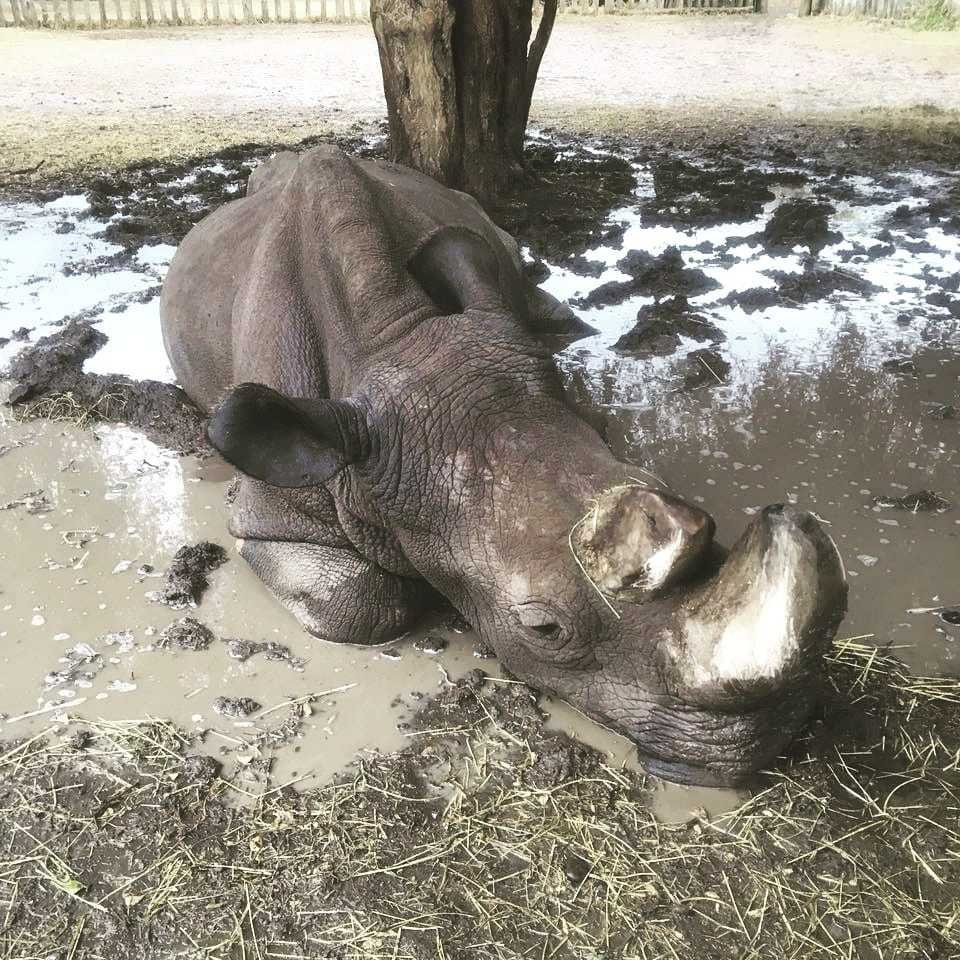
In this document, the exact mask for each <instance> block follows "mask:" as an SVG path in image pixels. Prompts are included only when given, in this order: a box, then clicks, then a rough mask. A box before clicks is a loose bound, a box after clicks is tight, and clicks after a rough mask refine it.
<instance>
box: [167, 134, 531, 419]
mask: <svg viewBox="0 0 960 960" xmlns="http://www.w3.org/2000/svg"><path fill="white" fill-rule="evenodd" d="M341 190H343V191H347V190H353V191H354V192H356V191H361V192H363V193H364V194H366V195H368V196H369V198H370V199H371V201H372V203H371V204H370V209H372V210H375V211H376V214H375V219H376V222H375V224H374V227H375V229H376V231H377V232H378V233H380V234H381V235H382V237H385V238H387V241H388V242H387V243H385V244H384V248H385V249H389V251H390V252H389V259H390V260H391V261H392V262H390V263H389V264H379V265H377V266H376V270H378V271H382V270H384V269H386V270H387V271H388V272H389V271H392V272H394V273H396V274H407V268H408V264H409V263H410V262H411V260H412V259H413V258H414V256H415V255H416V253H417V252H418V251H419V250H420V249H422V248H423V247H424V245H425V244H426V243H427V242H428V241H429V240H430V239H431V238H432V237H435V236H436V235H437V234H438V233H439V232H440V231H443V230H444V229H446V228H451V227H453V228H458V229H466V230H468V231H470V232H472V233H474V234H476V235H478V236H480V237H482V238H483V240H484V241H485V242H486V243H487V244H488V245H489V247H490V249H491V251H492V252H493V254H494V256H495V258H496V261H497V263H498V266H499V276H500V285H501V287H502V288H503V289H504V290H508V289H509V290H510V291H511V299H512V298H513V296H515V285H516V284H518V283H519V279H520V272H519V253H518V250H517V247H516V244H515V243H514V242H513V241H512V239H511V238H510V237H509V236H508V235H507V234H505V233H503V232H502V231H500V230H499V229H498V228H497V227H496V226H495V225H494V224H493V222H492V221H491V220H490V219H489V218H488V217H487V215H486V214H485V213H484V211H483V209H482V208H481V207H480V205H479V204H478V203H477V202H476V201H475V200H474V199H473V198H472V197H470V196H468V195H466V194H463V193H460V192H458V191H455V190H451V189H449V188H447V187H444V186H441V185H440V184H438V183H437V182H436V181H434V180H432V179H431V178H429V177H427V176H425V175H423V174H420V173H417V172H416V171H413V170H410V169H408V168H406V167H403V166H399V165H397V164H393V163H388V162H384V161H369V160H357V159H354V158H350V157H347V156H346V155H345V154H343V153H342V152H341V151H340V150H338V149H336V148H334V147H329V146H322V147H317V148H313V149H311V150H308V151H306V152H304V153H302V154H299V155H295V154H291V153H281V154H278V155H277V157H275V158H274V159H273V160H272V161H270V162H269V163H268V164H265V165H264V167H262V168H259V169H258V171H256V173H255V174H254V175H253V176H252V177H251V183H250V184H249V186H248V193H247V196H246V197H244V198H243V199H241V200H237V201H233V202H231V203H228V204H226V205H225V206H223V207H221V208H220V209H219V210H217V211H216V212H214V213H213V214H211V215H210V216H209V217H207V218H206V219H205V220H204V221H202V222H201V223H200V224H198V225H197V226H196V227H194V228H193V230H191V231H190V233H189V234H188V235H187V237H186V238H185V239H184V241H183V243H182V244H181V246H180V249H179V250H178V252H177V254H176V256H175V257H174V260H173V263H172V264H171V267H170V271H169V274H168V276H167V279H166V281H165V283H164V291H163V297H162V300H161V316H162V321H163V330H164V341H165V343H166V346H167V352H168V354H169V355H170V359H171V362H172V364H173V367H174V371H175V372H176V374H177V377H178V380H179V381H180V383H181V385H182V386H183V388H184V389H185V390H186V392H187V394H188V395H189V396H190V397H191V398H192V399H193V400H194V401H195V402H197V403H198V404H200V405H201V406H202V407H204V408H205V409H210V408H211V407H212V406H213V405H215V404H216V402H217V401H218V400H219V398H220V397H221V396H222V394H223V393H224V391H225V390H226V389H227V388H229V387H230V386H231V385H233V384H236V383H240V382H244V381H255V382H258V383H263V384H266V385H268V386H271V387H273V388H275V389H277V390H281V391H282V392H284V393H286V394H288V395H291V396H298V397H315V398H316V397H325V396H341V395H344V394H346V393H349V392H351V391H353V390H355V389H357V387H358V386H359V385H360V384H362V380H363V375H364V370H365V369H366V368H367V366H368V364H369V363H370V361H371V360H373V359H374V358H375V355H376V353H377V350H378V345H379V340H378V338H379V336H380V334H381V333H382V332H383V331H381V330H379V329H378V328H377V321H376V319H375V318H373V317H372V316H371V315H370V314H369V313H368V312H366V311H365V310H364V309H363V304H357V303H353V302H350V298H349V295H346V294H345V287H347V286H348V284H347V283H345V282H344V277H345V276H346V275H348V274H349V273H350V272H351V271H354V270H356V271H360V270H367V269H370V265H369V264H365V263H363V262H355V263H347V264H343V263H342V262H338V260H337V257H336V256H335V247H336V238H335V236H334V235H333V231H332V230H330V227H329V224H328V223H327V222H326V221H325V216H324V214H323V213H322V212H320V211H322V210H323V209H325V208H326V209H328V208H329V203H328V198H326V199H325V198H321V197H320V193H321V191H333V192H334V194H335V195H336V193H337V192H338V191H341ZM318 201H322V202H318ZM477 335H478V336H482V335H483V331H477ZM396 347H397V345H396V343H395V342H394V343H392V344H391V349H392V350H395V349H396Z"/></svg>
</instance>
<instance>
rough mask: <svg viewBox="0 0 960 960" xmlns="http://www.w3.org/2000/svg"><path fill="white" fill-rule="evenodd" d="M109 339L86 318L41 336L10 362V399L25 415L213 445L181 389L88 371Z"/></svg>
mask: <svg viewBox="0 0 960 960" xmlns="http://www.w3.org/2000/svg"><path fill="white" fill-rule="evenodd" d="M106 341H107V338H106V336H105V335H104V334H103V333H102V332H101V331H99V330H98V329H97V328H96V327H94V326H92V325H91V324H90V323H88V322H87V321H84V320H79V319H78V320H73V321H72V322H70V323H69V324H68V325H67V326H66V327H64V329H63V330H62V331H61V332H59V333H55V334H51V335H50V336H46V337H42V338H41V339H40V340H38V341H37V342H36V343H34V344H32V345H30V346H28V347H27V348H26V349H24V350H22V351H21V352H20V353H19V354H17V356H16V357H14V359H13V360H12V361H11V364H10V368H9V371H8V374H7V376H8V377H9V378H10V379H11V380H12V381H13V384H14V386H13V389H12V390H11V392H10V395H9V397H8V400H7V402H8V403H9V404H10V405H12V406H13V407H14V408H15V409H16V410H17V412H18V413H19V414H20V415H21V416H23V417H27V418H29V417H38V418H41V419H53V420H72V421H74V422H78V423H88V422H91V421H92V422H98V421H103V422H108V423H120V422H122V423H127V424H130V425H131V426H133V427H137V428H138V429H140V430H142V431H143V432H144V433H145V434H146V435H147V437H149V438H150V439H151V440H153V441H154V442H156V443H158V444H160V445H162V446H165V447H169V448H171V449H173V450H176V451H178V452H180V453H199V452H206V451H208V450H209V447H208V446H207V443H206V440H205V438H204V436H203V422H204V418H203V414H202V413H201V412H200V410H199V409H198V408H197V407H195V406H194V404H193V403H192V402H191V400H190V398H189V397H188V396H187V395H186V394H185V393H184V392H183V391H182V390H181V389H180V388H179V387H175V386H173V385H172V384H169V383H159V382H157V381H156V380H136V381H135V380H130V379H129V378H128V377H124V376H120V375H117V374H110V375H104V374H97V373H84V372H83V363H84V361H85V360H88V359H89V358H90V357H92V356H93V355H94V354H95V353H96V352H97V350H99V349H100V348H101V347H102V346H103V345H104V344H105V343H106Z"/></svg>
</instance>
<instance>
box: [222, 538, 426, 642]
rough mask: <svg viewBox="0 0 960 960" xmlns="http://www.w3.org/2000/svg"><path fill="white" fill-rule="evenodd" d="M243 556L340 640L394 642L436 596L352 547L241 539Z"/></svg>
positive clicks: (302, 616) (321, 633)
mask: <svg viewBox="0 0 960 960" xmlns="http://www.w3.org/2000/svg"><path fill="white" fill-rule="evenodd" d="M239 545H240V555H241V556H242V557H243V558H244V560H246V561H247V563H249V564H250V566H251V567H252V568H253V570H254V572H255V573H256V574H257V576H259V577H260V579H261V580H263V581H264V583H265V584H266V585H267V586H268V587H269V588H270V590H271V591H272V592H273V593H274V594H275V595H276V597H277V598H278V599H279V600H280V601H281V603H283V604H284V606H286V607H287V608H288V609H289V610H290V611H291V612H292V613H293V615H294V616H295V617H296V618H297V619H298V620H299V621H300V623H302V624H303V626H304V628H305V629H306V630H307V631H308V632H309V633H312V634H313V635H314V636H315V637H319V638H320V639H322V640H331V641H333V642H335V643H357V644H364V645H368V644H378V643H386V642H388V641H389V640H395V639H396V638H397V637H399V636H400V635H401V634H403V633H406V632H407V631H408V630H410V629H411V628H412V627H413V626H415V625H416V622H417V621H418V620H419V619H420V617H421V616H422V614H423V613H424V611H425V609H426V608H427V606H428V605H429V603H430V600H431V596H432V595H431V591H430V589H429V587H428V586H427V585H426V583H425V582H424V581H422V580H418V579H415V578H413V577H401V576H397V575H396V574H392V573H388V572H387V571H385V570H383V569H382V568H381V567H378V566H377V565H376V564H375V563H371V562H370V561H369V560H367V559H366V558H364V557H362V556H361V555H360V554H359V553H357V552H356V551H355V550H351V549H350V548H348V547H324V546H319V545H317V544H313V543H289V542H283V541H276V540H242V541H240V543H239Z"/></svg>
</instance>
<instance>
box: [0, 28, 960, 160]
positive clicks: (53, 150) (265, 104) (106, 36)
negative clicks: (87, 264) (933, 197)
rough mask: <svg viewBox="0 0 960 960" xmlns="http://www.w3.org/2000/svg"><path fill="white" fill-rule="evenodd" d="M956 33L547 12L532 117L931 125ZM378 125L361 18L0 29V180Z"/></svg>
mask: <svg viewBox="0 0 960 960" xmlns="http://www.w3.org/2000/svg"><path fill="white" fill-rule="evenodd" d="M958 110H960V34H957V33H939V34H937V33H934V34H924V33H917V32H915V31H912V30H909V29H906V28H902V27H890V26H880V25H871V24H867V23H863V22H852V21H851V22H841V21H834V20H812V21H800V20H771V19H767V18H760V17H736V18H694V17H684V18H674V17H657V18H655V17H616V18H609V19H601V20H599V21H593V20H583V21H581V20H579V19H577V18H569V19H566V20H562V21H561V22H560V24H559V25H558V27H557V30H556V33H555V36H554V38H553V40H552V42H551V46H550V48H549V50H548V52H547V56H546V58H545V61H544V65H543V69H542V74H541V81H540V85H539V87H538V94H537V99H536V102H535V105H534V119H535V121H536V122H538V123H541V124H547V123H557V124H560V125H562V126H564V127H567V128H571V127H573V128H579V129H589V130H598V129H602V128H604V127H605V128H608V129H612V130H618V131H629V130H631V129H644V130H647V132H649V130H650V128H651V127H652V126H658V125H665V126H667V127H669V128H671V129H674V130H677V129H679V130H681V131H683V130H689V129H694V128H697V127H710V126H715V125H717V124H726V125H729V124H731V123H732V122H734V121H737V122H741V123H743V122H747V123H750V124H753V125H757V124H765V123H767V124H780V123H782V122H783V121H784V120H788V121H791V122H796V121H799V120H801V119H803V120H810V119H814V120H817V121H820V122H824V123H830V122H834V121H849V120H850V119H856V121H857V122H883V123H888V122H891V121H894V122H899V121H902V120H903V119H907V120H909V121H910V122H911V123H912V122H915V121H916V120H918V119H919V120H922V121H923V122H924V123H927V124H929V123H930V122H934V123H937V124H939V123H942V122H944V121H950V120H951V119H952V117H951V114H952V113H953V112H955V111H958ZM383 115H384V103H383V97H382V92H381V84H380V71H379V63H378V60H377V50H376V44H375V42H374V39H373V34H372V31H371V30H370V28H369V27H367V26H366V25H319V24H317V25H309V26H308V25H295V26H286V25H269V26H258V27H255V28H247V27H236V28H223V29H205V28H180V29H171V30H152V31H112V32H108V33H100V32H91V33H85V32H78V33H53V32H26V31H22V30H13V29H8V30H3V31H0V179H2V177H3V173H4V171H10V170H16V169H19V168H21V167H27V166H32V165H34V164H36V163H38V162H40V161H41V160H42V161H44V172H45V173H49V172H50V171H53V170H58V169H70V168H76V167H87V168H89V167H90V166H105V167H109V166H115V165H117V164H123V163H126V162H130V161H133V160H135V159H138V158H143V157H150V156H157V157H169V156H177V155H181V154H187V153H190V154H195V153H202V152H205V151H207V152H208V151H210V150H213V149H216V148H217V147H220V146H223V145H225V144H228V143H236V142H242V141H257V142H295V141H298V140H300V139H302V138H303V137H305V136H308V135H310V134H317V133H323V132H343V131H344V130H346V129H348V128H349V127H350V126H351V125H352V124H355V123H357V122H360V123H363V122H367V121H371V120H376V119H379V118H381V117H382V116H383Z"/></svg>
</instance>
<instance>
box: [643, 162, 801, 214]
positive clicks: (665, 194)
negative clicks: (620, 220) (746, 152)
mask: <svg viewBox="0 0 960 960" xmlns="http://www.w3.org/2000/svg"><path fill="white" fill-rule="evenodd" d="M727 153H728V151H727ZM805 179H806V178H805V177H804V176H803V175H802V174H800V173H791V172H787V171H778V172H768V171H763V170H758V169H756V168H755V167H748V166H746V165H745V164H744V163H743V162H741V161H739V160H735V159H730V158H729V156H722V155H721V156H718V157H717V158H716V159H715V160H711V159H709V158H701V159H699V160H698V162H697V163H692V162H690V161H688V160H684V159H680V158H676V157H671V158H666V159H659V160H656V161H654V163H653V186H654V196H653V197H652V198H650V199H647V200H645V201H643V202H642V203H641V204H640V211H641V213H642V214H643V217H644V219H645V220H646V221H647V222H649V223H670V224H683V225H684V226H689V227H706V226H711V225H713V224H717V223H741V222H743V221H746V220H752V219H754V218H755V217H757V216H759V214H760V213H761V211H762V210H763V206H764V204H765V203H768V202H769V201H771V200H773V199H774V193H773V192H772V191H771V189H770V187H771V185H773V184H776V183H780V184H785V183H803V182H804V181H805Z"/></svg>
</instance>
